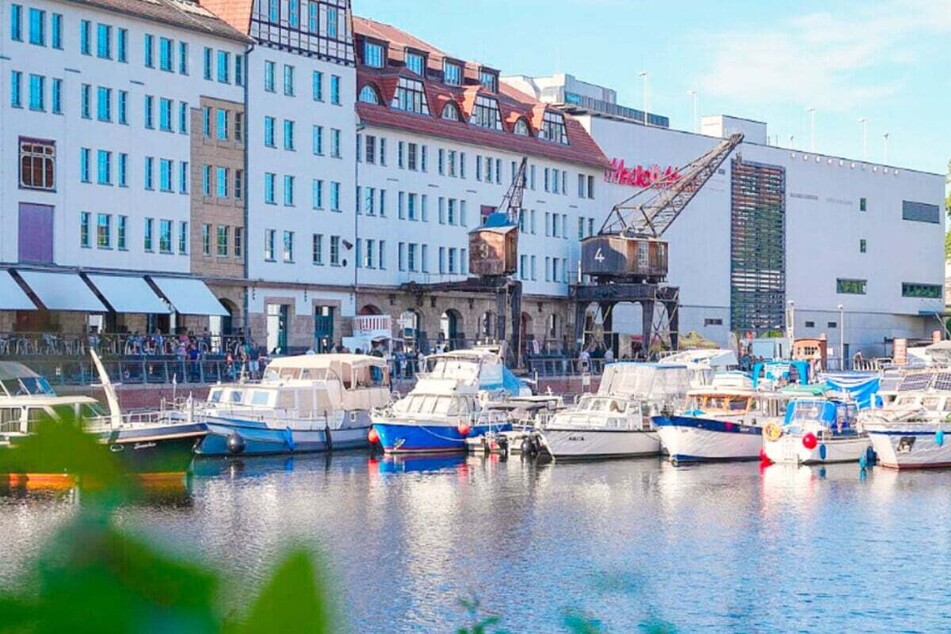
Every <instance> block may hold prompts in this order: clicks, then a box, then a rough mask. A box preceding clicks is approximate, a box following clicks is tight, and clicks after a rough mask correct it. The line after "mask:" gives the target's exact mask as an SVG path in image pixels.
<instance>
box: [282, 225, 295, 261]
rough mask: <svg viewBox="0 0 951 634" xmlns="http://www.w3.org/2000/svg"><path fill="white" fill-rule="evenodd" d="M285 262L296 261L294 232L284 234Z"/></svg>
mask: <svg viewBox="0 0 951 634" xmlns="http://www.w3.org/2000/svg"><path fill="white" fill-rule="evenodd" d="M284 261H285V262H293V261H294V232H293V231H285V232H284Z"/></svg>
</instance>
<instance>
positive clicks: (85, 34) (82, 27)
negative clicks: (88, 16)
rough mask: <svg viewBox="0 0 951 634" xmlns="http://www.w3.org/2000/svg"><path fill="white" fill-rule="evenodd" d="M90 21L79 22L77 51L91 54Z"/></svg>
mask: <svg viewBox="0 0 951 634" xmlns="http://www.w3.org/2000/svg"><path fill="white" fill-rule="evenodd" d="M91 38H92V23H91V22H90V21H89V20H83V21H81V22H80V23H79V52H80V53H82V54H83V55H92V42H91V41H90V40H91Z"/></svg>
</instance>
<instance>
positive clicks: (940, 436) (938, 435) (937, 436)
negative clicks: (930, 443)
mask: <svg viewBox="0 0 951 634" xmlns="http://www.w3.org/2000/svg"><path fill="white" fill-rule="evenodd" d="M934 444H936V445H938V446H939V447H940V446H942V445H943V444H944V430H943V429H939V430H938V431H936V432H935V433H934Z"/></svg>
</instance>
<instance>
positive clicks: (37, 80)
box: [30, 75, 46, 112]
mask: <svg viewBox="0 0 951 634" xmlns="http://www.w3.org/2000/svg"><path fill="white" fill-rule="evenodd" d="M30 110H36V111H38V112H46V77H44V76H43V75H30Z"/></svg>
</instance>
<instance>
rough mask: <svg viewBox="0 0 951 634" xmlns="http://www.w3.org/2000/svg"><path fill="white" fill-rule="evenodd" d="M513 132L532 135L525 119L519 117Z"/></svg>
mask: <svg viewBox="0 0 951 634" xmlns="http://www.w3.org/2000/svg"><path fill="white" fill-rule="evenodd" d="M515 134H517V135H518V136H532V132H531V130H529V129H528V124H527V123H525V119H519V120H518V121H516V122H515Z"/></svg>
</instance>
